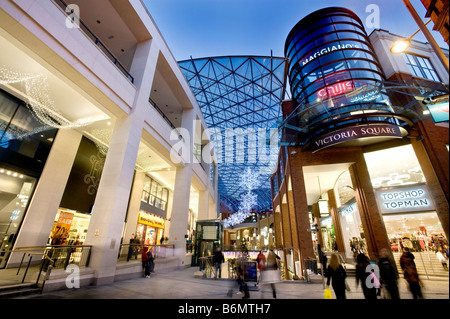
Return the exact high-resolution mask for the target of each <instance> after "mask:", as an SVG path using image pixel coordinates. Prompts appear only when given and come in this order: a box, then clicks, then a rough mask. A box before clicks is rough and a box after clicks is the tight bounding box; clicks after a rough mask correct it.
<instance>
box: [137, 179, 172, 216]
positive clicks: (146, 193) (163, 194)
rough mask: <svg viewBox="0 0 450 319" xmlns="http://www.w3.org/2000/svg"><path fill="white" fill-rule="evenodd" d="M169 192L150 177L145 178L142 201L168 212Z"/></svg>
mask: <svg viewBox="0 0 450 319" xmlns="http://www.w3.org/2000/svg"><path fill="white" fill-rule="evenodd" d="M168 199H169V190H168V189H167V188H165V187H163V186H162V185H160V184H159V183H158V182H157V181H155V180H154V179H152V178H151V177H149V176H145V181H144V189H143V190H142V198H141V200H142V201H143V202H145V203H147V204H149V205H152V206H154V207H156V208H159V209H161V210H163V211H167V202H168Z"/></svg>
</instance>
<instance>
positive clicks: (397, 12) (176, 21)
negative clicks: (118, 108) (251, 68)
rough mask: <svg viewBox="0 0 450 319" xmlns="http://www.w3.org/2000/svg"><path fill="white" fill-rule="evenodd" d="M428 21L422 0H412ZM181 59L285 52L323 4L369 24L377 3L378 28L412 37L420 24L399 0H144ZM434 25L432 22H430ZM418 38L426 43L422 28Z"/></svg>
mask: <svg viewBox="0 0 450 319" xmlns="http://www.w3.org/2000/svg"><path fill="white" fill-rule="evenodd" d="M410 1H411V3H412V5H413V6H414V7H415V9H416V11H417V12H418V13H419V15H420V16H421V17H422V18H423V21H424V22H426V21H427V20H428V19H427V18H425V13H426V10H425V7H424V6H423V5H422V3H421V1H420V0H410ZM143 2H144V3H145V5H146V6H147V8H148V11H149V12H150V14H151V16H152V18H153V19H154V21H155V23H156V25H157V26H158V28H159V30H160V31H161V33H162V36H163V37H164V39H165V40H166V42H167V44H168V46H169V48H170V50H171V51H172V53H173V55H174V56H175V59H176V60H178V61H181V60H186V59H189V58H190V57H191V56H192V57H193V58H201V57H209V56H222V55H270V54H271V51H273V55H274V56H284V43H285V40H286V37H287V35H288V34H289V32H290V31H291V29H292V28H293V27H294V26H295V25H296V24H297V22H298V21H300V20H301V19H302V18H303V17H305V16H306V15H308V14H309V13H311V12H313V11H316V10H319V9H322V8H325V7H333V6H337V7H345V8H347V9H350V10H352V11H353V12H355V13H356V14H357V15H358V16H359V17H360V19H361V20H362V21H363V23H364V24H365V28H366V31H367V33H368V34H370V33H371V32H372V31H373V30H374V29H373V28H370V25H368V24H366V19H367V18H368V17H369V16H370V14H371V13H372V12H373V11H369V12H366V10H367V9H370V7H368V6H369V5H377V6H378V8H379V12H380V15H379V17H380V20H379V28H380V29H384V30H387V31H390V32H391V33H394V34H397V35H401V36H405V37H407V36H410V35H411V34H413V33H414V32H415V31H417V30H418V29H419V27H418V26H417V24H416V23H415V21H414V19H413V18H412V16H411V14H410V13H409V11H408V10H407V9H406V7H405V5H404V4H403V1H401V0H307V1H303V0H301V1H300V0H143ZM428 27H429V29H430V30H432V27H433V22H430V23H429V24H428ZM432 34H433V36H434V37H435V39H436V41H437V42H438V44H439V45H440V46H441V47H445V48H448V45H447V44H446V43H445V42H444V41H443V38H442V36H441V34H440V33H438V32H437V31H432ZM413 39H414V40H418V41H422V42H427V41H426V39H425V37H424V36H423V34H422V33H421V32H419V33H418V34H417V35H415V36H414V38H413Z"/></svg>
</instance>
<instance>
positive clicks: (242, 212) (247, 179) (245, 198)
mask: <svg viewBox="0 0 450 319" xmlns="http://www.w3.org/2000/svg"><path fill="white" fill-rule="evenodd" d="M258 185H259V174H258V173H255V172H253V171H252V170H251V169H250V168H247V170H246V171H245V172H244V174H243V175H242V176H241V178H240V182H239V186H240V187H242V188H244V189H246V190H247V192H246V193H245V194H243V195H242V196H241V204H240V205H239V209H238V211H237V212H235V213H234V214H232V215H231V216H230V217H228V218H227V219H224V221H223V225H224V227H225V228H228V227H231V226H234V225H237V224H241V223H243V222H244V221H245V219H246V218H248V217H250V216H251V215H252V208H253V207H254V206H255V205H256V204H257V203H258V201H257V200H258V195H256V194H254V193H253V190H254V189H256V188H257V187H258Z"/></svg>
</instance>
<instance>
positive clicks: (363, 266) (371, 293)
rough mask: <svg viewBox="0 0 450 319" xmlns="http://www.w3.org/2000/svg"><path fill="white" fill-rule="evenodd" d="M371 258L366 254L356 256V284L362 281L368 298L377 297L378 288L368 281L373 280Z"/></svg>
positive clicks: (365, 295)
mask: <svg viewBox="0 0 450 319" xmlns="http://www.w3.org/2000/svg"><path fill="white" fill-rule="evenodd" d="M369 265H370V262H369V258H367V256H366V255H364V254H358V256H356V285H357V286H358V285H359V282H361V287H362V291H363V293H364V297H365V298H366V299H377V290H376V288H375V287H374V285H371V286H368V285H367V282H368V281H372V277H371V270H372V269H371V268H370V267H369V268H367V266H369Z"/></svg>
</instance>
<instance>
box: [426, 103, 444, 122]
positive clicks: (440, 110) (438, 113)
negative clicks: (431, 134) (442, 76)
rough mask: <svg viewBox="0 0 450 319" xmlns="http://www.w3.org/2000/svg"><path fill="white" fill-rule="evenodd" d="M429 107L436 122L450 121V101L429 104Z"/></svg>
mask: <svg viewBox="0 0 450 319" xmlns="http://www.w3.org/2000/svg"><path fill="white" fill-rule="evenodd" d="M427 107H428V110H429V111H430V114H431V117H432V118H433V121H434V122H435V123H440V122H446V121H447V122H448V119H449V116H448V101H446V102H441V103H435V104H428V105H427Z"/></svg>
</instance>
